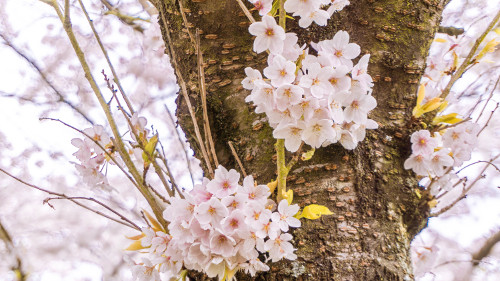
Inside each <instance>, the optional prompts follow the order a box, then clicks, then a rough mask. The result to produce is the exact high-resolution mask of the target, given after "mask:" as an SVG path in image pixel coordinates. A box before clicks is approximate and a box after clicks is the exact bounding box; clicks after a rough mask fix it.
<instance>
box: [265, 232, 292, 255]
mask: <svg viewBox="0 0 500 281" xmlns="http://www.w3.org/2000/svg"><path fill="white" fill-rule="evenodd" d="M292 238H293V237H292V235H291V234H289V233H282V234H281V235H279V236H277V237H276V238H274V239H273V238H271V239H269V240H267V241H266V243H265V245H264V249H266V251H269V258H270V259H271V261H272V262H277V261H279V260H281V259H282V258H286V259H289V260H295V259H296V258H297V255H295V254H294V253H293V252H294V251H295V249H294V248H293V245H292V244H291V243H290V242H288V241H290V240H292Z"/></svg>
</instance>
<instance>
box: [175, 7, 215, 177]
mask: <svg viewBox="0 0 500 281" xmlns="http://www.w3.org/2000/svg"><path fill="white" fill-rule="evenodd" d="M179 2H180V1H179ZM196 49H197V50H198V76H199V77H200V92H201V106H202V108H203V121H204V122H203V130H204V131H205V133H206V135H207V138H208V146H209V148H210V151H211V153H212V158H213V159H214V164H215V167H218V166H219V160H218V159H217V154H216V153H215V145H214V140H213V138H212V132H211V130H210V122H209V120H208V111H207V90H206V84H205V70H204V67H203V53H202V52H201V44H200V30H199V29H196Z"/></svg>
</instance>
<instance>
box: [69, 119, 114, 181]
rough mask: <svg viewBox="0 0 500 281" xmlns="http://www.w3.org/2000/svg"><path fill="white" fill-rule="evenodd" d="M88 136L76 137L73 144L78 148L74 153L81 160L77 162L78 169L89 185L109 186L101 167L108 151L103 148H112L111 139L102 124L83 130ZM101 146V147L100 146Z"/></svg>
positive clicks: (72, 141)
mask: <svg viewBox="0 0 500 281" xmlns="http://www.w3.org/2000/svg"><path fill="white" fill-rule="evenodd" d="M83 133H85V134H86V135H87V136H88V137H90V138H91V139H89V138H88V137H86V138H83V139H79V138H74V139H72V140H71V144H72V145H73V146H75V147H77V148H78V151H77V152H75V153H73V155H74V156H75V157H76V158H77V159H78V160H79V161H80V164H78V163H75V166H76V169H77V170H78V172H79V173H80V175H81V176H82V179H83V181H84V182H85V184H87V185H89V186H100V187H103V188H108V187H109V183H108V180H107V179H106V176H105V175H104V174H103V173H102V172H101V168H102V166H103V164H104V163H105V161H106V152H105V151H104V150H103V149H102V148H101V147H103V148H105V149H106V148H110V146H111V139H110V137H109V135H108V134H107V133H106V131H105V130H104V127H103V126H101V125H95V126H94V127H92V128H87V129H84V130H83ZM100 146H101V147H100Z"/></svg>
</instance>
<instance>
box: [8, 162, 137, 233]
mask: <svg viewBox="0 0 500 281" xmlns="http://www.w3.org/2000/svg"><path fill="white" fill-rule="evenodd" d="M0 172H2V173H4V174H6V175H7V176H9V177H11V178H13V179H15V180H16V181H18V182H20V183H22V184H24V185H27V186H29V187H32V188H34V189H38V190H40V191H42V192H45V193H47V194H50V195H54V196H57V197H56V198H52V199H67V200H69V201H71V202H73V203H75V204H76V205H78V206H80V207H83V208H85V209H87V210H89V211H91V212H94V213H96V214H98V215H100V216H103V217H105V218H107V219H110V220H112V221H115V222H118V223H120V224H123V225H125V226H128V227H130V228H133V229H136V230H139V231H140V227H138V226H137V225H135V224H134V223H133V222H132V221H130V220H129V219H127V218H125V216H123V215H121V214H119V213H118V212H116V211H114V210H112V209H111V208H110V207H106V209H108V210H110V211H112V212H113V213H114V214H116V215H118V216H119V217H120V218H121V219H122V220H124V221H126V222H127V223H125V222H122V221H120V220H117V219H115V218H112V217H110V216H108V215H106V214H104V213H102V212H99V211H97V210H94V209H92V208H90V207H88V206H86V205H84V204H82V203H80V202H78V201H76V199H86V200H90V201H93V202H96V203H98V204H100V205H101V206H105V204H104V203H102V202H100V201H98V200H96V199H93V198H87V197H70V196H67V195H66V194H64V193H59V192H55V191H51V190H48V189H45V188H42V187H39V186H37V185H34V184H31V183H28V182H26V181H24V180H22V179H20V178H18V177H16V176H14V175H12V174H10V173H9V172H7V171H5V170H4V169H2V168H0ZM52 199H50V198H49V200H48V201H50V200H52ZM48 201H47V199H46V200H44V203H48ZM49 205H50V204H49ZM51 207H52V206H51Z"/></svg>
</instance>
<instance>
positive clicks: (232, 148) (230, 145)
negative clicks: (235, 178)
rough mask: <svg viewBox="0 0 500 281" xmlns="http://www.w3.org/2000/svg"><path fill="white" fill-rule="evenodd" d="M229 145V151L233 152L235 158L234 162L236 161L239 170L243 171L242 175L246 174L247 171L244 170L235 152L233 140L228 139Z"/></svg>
mask: <svg viewBox="0 0 500 281" xmlns="http://www.w3.org/2000/svg"><path fill="white" fill-rule="evenodd" d="M227 143H228V144H229V147H230V148H231V152H232V153H233V156H234V158H235V159H236V162H238V166H240V169H241V172H242V173H243V177H246V176H247V172H246V171H245V168H243V164H241V160H240V157H238V154H237V153H236V150H235V149H234V146H233V142H232V141H228V142H227Z"/></svg>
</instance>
